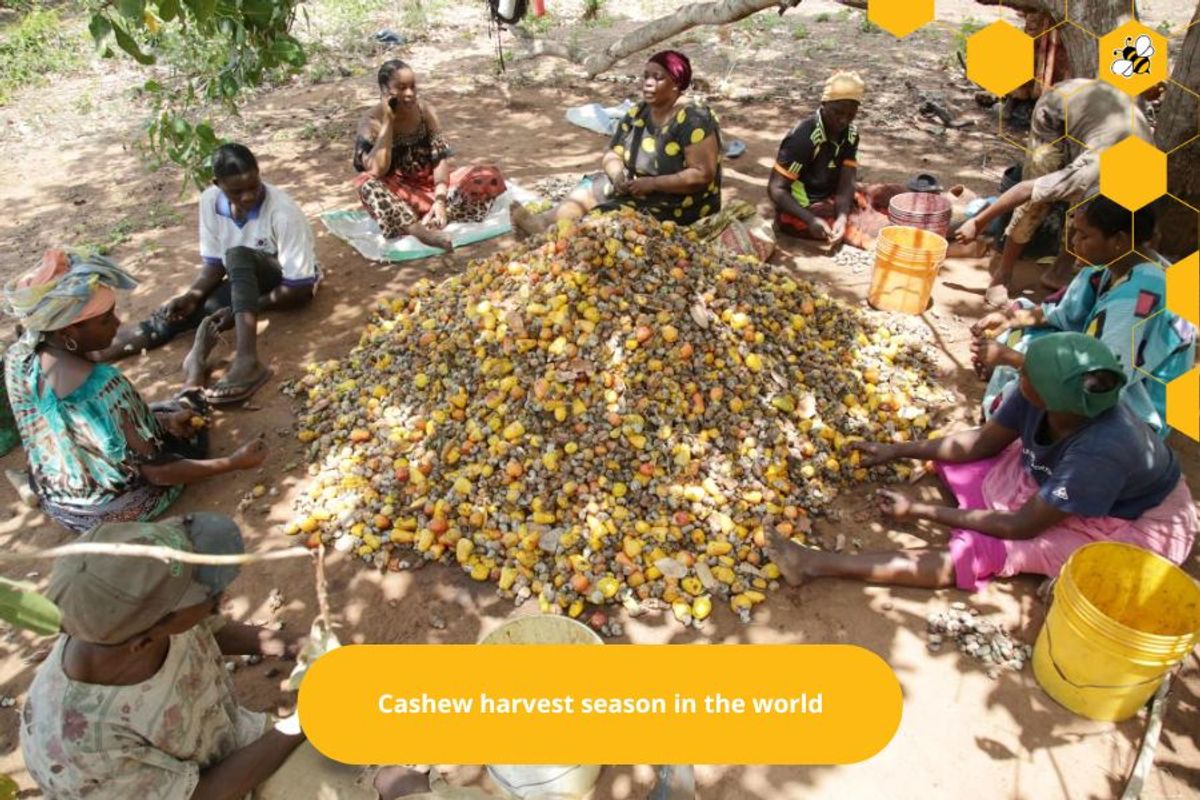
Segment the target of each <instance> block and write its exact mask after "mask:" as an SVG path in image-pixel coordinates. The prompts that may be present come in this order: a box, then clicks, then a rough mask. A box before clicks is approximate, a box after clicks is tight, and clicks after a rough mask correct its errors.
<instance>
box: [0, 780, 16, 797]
mask: <svg viewBox="0 0 1200 800" xmlns="http://www.w3.org/2000/svg"><path fill="white" fill-rule="evenodd" d="M19 791H21V787H20V786H17V782H16V781H14V780H13V779H12V778H10V777H8V776H7V775H0V800H17V793H18V792H19Z"/></svg>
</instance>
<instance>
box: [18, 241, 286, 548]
mask: <svg viewBox="0 0 1200 800" xmlns="http://www.w3.org/2000/svg"><path fill="white" fill-rule="evenodd" d="M136 285H137V284H136V282H135V281H134V280H133V279H132V278H131V277H130V276H129V275H128V274H127V273H126V272H125V271H124V270H122V269H121V268H119V267H118V266H117V265H115V264H113V263H112V262H111V261H109V260H108V259H106V258H102V257H100V256H92V257H90V258H80V257H77V256H74V255H68V254H67V253H65V252H63V251H61V250H50V251H47V252H46V254H45V255H44V256H43V258H42V263H41V265H40V266H39V267H38V268H36V269H34V270H32V271H31V272H29V273H26V274H25V275H23V276H21V277H20V278H18V279H16V280H14V281H11V282H9V283H8V284H7V285H6V286H5V287H4V305H5V310H6V311H7V313H9V314H10V315H12V316H13V317H14V318H16V320H17V324H18V326H19V328H20V330H21V338H20V340H19V341H18V342H17V343H16V344H14V345H13V346H12V347H10V348H9V350H8V352H7V353H6V354H5V384H6V386H7V389H8V396H9V400H10V402H11V403H12V409H13V414H14V416H15V418H16V423H17V428H18V430H19V431H20V433H21V443H22V445H23V446H24V448H25V452H26V455H27V456H28V462H29V470H30V474H29V484H30V488H31V489H32V490H33V492H34V494H36V495H37V498H38V500H39V501H40V504H41V507H42V509H43V510H44V511H45V512H46V513H47V514H49V515H50V516H51V517H53V518H54V519H56V520H58V521H59V522H60V523H62V524H63V525H64V526H66V527H67V528H70V529H71V530H73V531H76V532H83V531H87V530H90V529H91V528H93V527H94V526H96V525H98V524H100V523H104V522H122V521H133V520H142V521H146V520H151V519H154V518H155V517H157V516H158V515H159V514H161V513H162V512H163V511H164V510H165V509H166V508H167V506H169V505H170V504H171V503H172V502H173V501H174V500H175V498H176V497H178V496H179V494H180V492H182V491H183V486H184V484H187V483H194V482H196V481H199V480H202V479H204V478H208V477H211V476H214V475H220V474H222V473H225V472H231V471H233V470H239V469H251V468H253V467H257V466H258V465H259V464H261V463H262V462H263V461H264V460H265V458H266V455H267V450H266V444H265V443H264V442H263V441H262V440H261V439H255V440H253V441H251V442H250V443H248V444H246V445H243V446H242V447H240V448H239V449H238V450H237V451H236V452H235V453H234V454H233V455H231V456H228V457H225V458H212V459H210V458H207V457H206V456H207V450H208V437H207V432H206V428H207V425H208V414H209V408H208V403H207V402H206V401H205V399H204V391H203V390H204V383H205V379H206V360H207V358H208V355H209V352H210V351H211V350H212V347H213V345H214V344H215V342H216V336H217V323H216V319H215V317H209V318H207V319H205V320H204V322H203V323H202V324H201V325H200V327H199V328H198V330H197V332H196V340H195V344H194V345H193V347H192V350H191V352H189V353H188V356H187V358H186V359H185V360H184V364H183V367H184V386H183V389H182V390H181V391H180V392H179V394H178V395H177V397H176V398H175V400H174V401H171V402H169V403H164V404H156V405H155V406H150V405H147V403H146V401H145V400H143V399H142V397H141V395H140V394H138V392H137V390H136V389H135V388H134V387H133V384H131V383H130V382H129V381H128V380H127V379H126V378H125V376H124V375H122V374H121V372H120V371H119V370H117V369H116V368H115V367H113V366H111V365H109V364H97V363H95V362H94V361H92V360H90V359H89V358H87V354H88V353H93V352H97V351H100V350H103V349H104V348H106V347H108V346H109V344H111V343H112V340H113V337H114V336H115V335H116V332H117V328H118V326H119V325H120V319H119V318H118V317H117V313H116V301H117V298H116V292H115V291H114V289H131V288H133V287H134V286H136Z"/></svg>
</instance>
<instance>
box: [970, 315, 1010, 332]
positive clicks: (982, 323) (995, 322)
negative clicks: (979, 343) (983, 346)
mask: <svg viewBox="0 0 1200 800" xmlns="http://www.w3.org/2000/svg"><path fill="white" fill-rule="evenodd" d="M1008 325H1009V322H1008V314H1007V313H1006V312H1004V311H992V312H990V313H988V314H985V315H983V317H981V318H980V319H979V321H978V322H976V323H975V324H974V325H972V326H971V335H972V336H975V337H977V338H983V337H988V338H991V337H994V336H995V335H996V334H997V333H999V332H1000V331H1002V330H1004V329H1005V328H1006V327H1008Z"/></svg>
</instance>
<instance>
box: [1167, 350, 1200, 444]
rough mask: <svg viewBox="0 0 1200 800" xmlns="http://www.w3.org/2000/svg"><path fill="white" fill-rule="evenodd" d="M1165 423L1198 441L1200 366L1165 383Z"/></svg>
mask: <svg viewBox="0 0 1200 800" xmlns="http://www.w3.org/2000/svg"><path fill="white" fill-rule="evenodd" d="M1167 424H1168V425H1170V426H1171V427H1172V428H1174V429H1175V430H1177V431H1179V432H1180V433H1182V434H1184V435H1185V436H1188V437H1190V438H1192V439H1195V440H1197V441H1200V367H1196V368H1195V369H1193V370H1192V371H1191V372H1188V373H1187V374H1185V375H1180V376H1179V377H1178V378H1176V379H1175V380H1173V381H1171V382H1170V383H1168V384H1167Z"/></svg>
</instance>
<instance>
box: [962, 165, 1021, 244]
mask: <svg viewBox="0 0 1200 800" xmlns="http://www.w3.org/2000/svg"><path fill="white" fill-rule="evenodd" d="M1033 184H1034V182H1033V181H1021V182H1020V183H1018V184H1017V185H1016V186H1014V187H1012V188H1011V189H1009V190H1008V191H1007V192H1005V193H1004V194H1002V195H1000V197H998V198H996V202H994V203H992V204H991V205H990V206H988V207H987V208H985V209H983V210H982V211H980V212H979V213H978V214H976V215H975V216H973V217H971V218H970V219H969V220H967V221H966V222H964V223H963V224H962V227H960V228H959V229H958V232H957V233H956V234H955V238H956V239H957V240H958V241H959V242H962V243H963V244H967V243H969V242H973V241H975V239H976V237H978V236H979V232H980V231H982V230H983V229H984V228H986V227H987V226H988V224H989V223H990V222H991V221H992V220H994V219H996V218H997V217H1000V216H1003V215H1004V214H1007V213H1008V212H1010V211H1013V210H1015V209H1017V208H1019V207H1020V206H1022V205H1024V204H1025V203H1028V202H1029V201H1030V200H1031V199H1032V198H1033Z"/></svg>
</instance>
